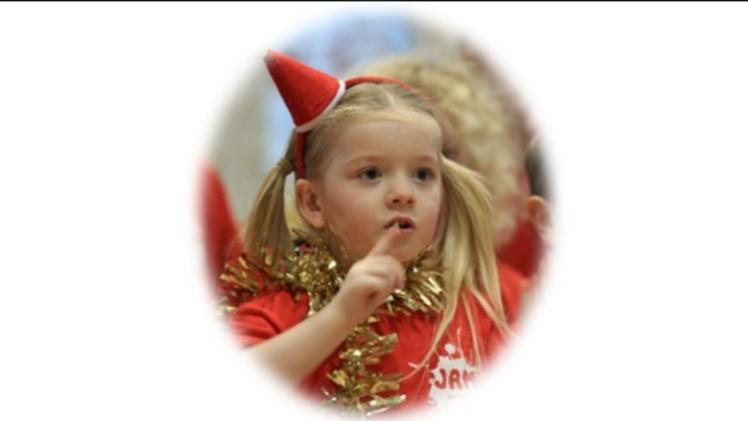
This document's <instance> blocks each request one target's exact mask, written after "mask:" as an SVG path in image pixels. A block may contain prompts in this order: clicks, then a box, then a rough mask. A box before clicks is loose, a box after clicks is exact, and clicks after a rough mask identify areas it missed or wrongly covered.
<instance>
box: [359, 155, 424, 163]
mask: <svg viewBox="0 0 748 421" xmlns="http://www.w3.org/2000/svg"><path fill="white" fill-rule="evenodd" d="M387 158H388V156H387V155H385V154H367V155H360V156H356V157H354V158H352V159H350V160H348V162H347V165H355V164H358V163H361V162H377V161H381V160H385V159H387ZM414 161H415V162H427V163H430V164H436V163H438V162H439V160H438V159H437V158H436V157H435V156H434V155H433V154H422V155H418V156H416V157H415V159H414Z"/></svg>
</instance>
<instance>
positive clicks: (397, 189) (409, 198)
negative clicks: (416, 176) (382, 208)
mask: <svg viewBox="0 0 748 421" xmlns="http://www.w3.org/2000/svg"><path fill="white" fill-rule="evenodd" d="M413 200H414V197H413V187H412V186H411V185H410V183H409V182H408V181H407V180H404V179H401V178H398V179H397V180H393V183H392V189H391V190H390V192H389V193H388V194H387V204H388V205H389V206H397V205H399V206H403V205H412V204H413Z"/></svg>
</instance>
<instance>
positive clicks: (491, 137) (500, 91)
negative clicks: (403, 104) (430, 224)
mask: <svg viewBox="0 0 748 421" xmlns="http://www.w3.org/2000/svg"><path fill="white" fill-rule="evenodd" d="M366 72H367V73H370V74H377V75H382V76H387V77H392V78H395V79H398V80H401V81H403V82H405V83H407V84H409V85H411V86H413V87H414V88H416V89H419V90H421V91H423V92H425V93H426V94H427V95H429V96H430V97H432V98H433V100H434V103H435V105H436V106H437V107H438V108H439V110H440V111H441V113H442V115H443V117H444V119H443V124H444V126H445V129H446V130H447V132H448V133H449V135H450V136H449V138H450V140H452V142H451V144H450V145H447V146H448V149H449V152H451V155H452V157H453V159H454V160H456V161H457V162H459V163H460V164H463V165H465V166H467V167H468V168H470V169H473V170H475V171H476V172H478V173H479V174H482V175H483V176H484V177H485V178H486V180H487V182H488V183H487V185H488V189H489V192H490V195H491V204H492V206H493V210H492V218H491V221H490V226H492V227H493V230H494V240H495V246H496V247H500V246H502V245H504V244H505V243H506V242H508V240H509V239H510V237H511V235H512V233H513V232H514V229H515V228H516V222H517V220H518V218H519V216H520V213H521V212H522V210H523V209H524V200H522V199H521V198H520V195H521V194H522V192H521V188H520V184H519V181H518V175H519V174H520V173H521V171H522V169H523V166H522V163H523V158H522V157H523V153H524V148H525V147H526V145H527V144H528V142H529V139H530V128H529V125H528V122H527V121H526V118H525V115H524V113H523V112H522V110H521V109H520V107H519V105H518V103H517V101H516V99H515V98H514V95H513V93H512V92H510V91H509V89H508V87H507V86H506V84H505V83H503V82H502V81H501V80H500V79H498V78H496V77H492V75H491V74H489V73H488V72H486V71H485V70H484V69H482V68H481V67H480V66H479V65H478V64H477V63H476V62H475V61H474V60H470V59H468V58H465V57H463V56H461V55H458V54H455V53H453V52H447V51H436V52H428V51H422V52H419V53H413V54H410V55H407V56H394V57H388V58H385V59H383V60H380V61H378V62H376V63H373V64H370V65H369V66H367V68H366Z"/></svg>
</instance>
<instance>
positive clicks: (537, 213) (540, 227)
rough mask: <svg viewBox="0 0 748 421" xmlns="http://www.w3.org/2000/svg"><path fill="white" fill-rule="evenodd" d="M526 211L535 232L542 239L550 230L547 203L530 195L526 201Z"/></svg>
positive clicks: (549, 214) (538, 197) (549, 212)
mask: <svg viewBox="0 0 748 421" xmlns="http://www.w3.org/2000/svg"><path fill="white" fill-rule="evenodd" d="M527 211H528V213H529V215H530V221H531V222H532V224H533V226H535V230H536V231H537V232H538V234H540V236H541V237H543V239H545V238H546V237H548V235H549V233H550V230H551V210H550V206H549V204H548V202H546V201H545V199H543V198H542V197H540V196H537V195H532V196H530V197H529V198H528V199H527Z"/></svg>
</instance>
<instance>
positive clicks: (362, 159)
mask: <svg viewBox="0 0 748 421" xmlns="http://www.w3.org/2000/svg"><path fill="white" fill-rule="evenodd" d="M385 158H386V155H359V156H356V157H354V158H353V159H350V160H348V164H349V165H353V164H357V163H359V162H371V161H379V160H382V159H385Z"/></svg>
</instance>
